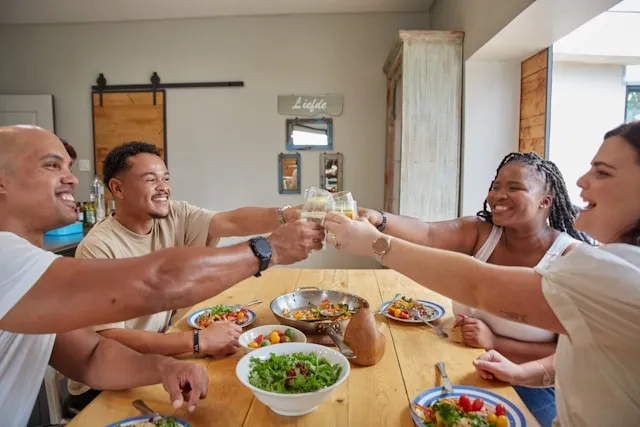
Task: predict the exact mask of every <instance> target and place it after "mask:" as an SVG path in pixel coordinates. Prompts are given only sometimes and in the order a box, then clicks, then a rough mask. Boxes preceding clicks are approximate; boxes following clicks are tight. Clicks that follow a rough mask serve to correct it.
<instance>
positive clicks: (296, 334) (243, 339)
mask: <svg viewBox="0 0 640 427" xmlns="http://www.w3.org/2000/svg"><path fill="white" fill-rule="evenodd" d="M287 329H291V330H293V339H292V340H291V342H302V343H304V342H307V336H306V335H305V334H304V333H302V331H299V330H298V329H296V328H292V327H290V326H285V325H264V326H257V327H255V328H253V329H250V330H248V331H246V332H244V333H243V334H242V335H240V337H239V338H238V342H239V343H240V346H241V347H243V348H245V349H247V350H249V351H251V350H256V349H255V348H251V347H249V343H250V342H251V341H253V340H255V339H256V338H257V337H258V336H259V335H264V337H265V338H268V337H269V335H270V334H271V332H273V331H282V332H284V331H286V330H287ZM281 344H286V343H281ZM277 345H280V343H279V344H277ZM258 348H260V347H258Z"/></svg>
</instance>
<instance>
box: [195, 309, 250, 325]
mask: <svg viewBox="0 0 640 427" xmlns="http://www.w3.org/2000/svg"><path fill="white" fill-rule="evenodd" d="M227 307H229V308H232V307H233V306H227ZM209 310H210V309H209V308H203V309H200V310H198V311H194V312H193V313H191V314H189V317H187V324H188V325H189V326H191V327H192V328H195V329H204V328H203V327H202V326H200V325H198V323H197V320H198V318H199V317H200V316H201V315H202V314H204V313H206V312H207V311H209ZM246 310H247V314H246V315H245V319H244V321H243V322H242V323H238V326H240V327H241V328H244V327H245V326H249V325H250V324H252V323H253V322H255V321H256V313H255V311H253V310H250V309H248V308H247V309H246Z"/></svg>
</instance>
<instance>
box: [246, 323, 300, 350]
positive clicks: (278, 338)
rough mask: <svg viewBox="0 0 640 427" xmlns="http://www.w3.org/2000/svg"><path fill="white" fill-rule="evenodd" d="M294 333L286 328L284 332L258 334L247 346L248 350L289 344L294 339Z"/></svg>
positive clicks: (275, 331)
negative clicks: (284, 343)
mask: <svg viewBox="0 0 640 427" xmlns="http://www.w3.org/2000/svg"><path fill="white" fill-rule="evenodd" d="M295 336H296V333H295V332H294V331H293V329H291V328H287V329H285V330H284V331H280V330H278V329H276V330H274V331H272V332H271V333H270V334H269V335H263V334H260V335H258V336H257V337H255V338H254V339H253V340H252V341H251V342H250V343H249V344H247V345H248V346H249V347H250V348H258V347H266V346H268V345H271V344H278V343H283V342H291V341H293V339H294V338H295Z"/></svg>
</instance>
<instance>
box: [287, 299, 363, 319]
mask: <svg viewBox="0 0 640 427" xmlns="http://www.w3.org/2000/svg"><path fill="white" fill-rule="evenodd" d="M321 310H326V311H329V312H331V313H330V314H331V316H323V315H322V313H320V311H321ZM282 315H283V316H284V317H289V318H291V319H295V320H344V319H350V318H351V313H350V312H349V304H335V303H332V302H331V301H329V299H328V298H327V299H324V300H322V303H320V305H316V306H314V305H311V304H309V307H308V308H301V309H298V310H294V311H291V310H289V309H286V308H285V309H284V310H282Z"/></svg>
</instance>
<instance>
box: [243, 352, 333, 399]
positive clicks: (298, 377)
mask: <svg viewBox="0 0 640 427" xmlns="http://www.w3.org/2000/svg"><path fill="white" fill-rule="evenodd" d="M249 367H250V372H249V384H251V385H252V386H254V387H257V388H259V389H262V390H265V391H270V392H275V393H309V392H313V391H317V390H320V389H323V388H326V387H329V386H332V385H333V384H334V383H335V382H336V381H337V380H338V378H339V377H340V373H341V372H342V367H341V366H340V364H338V363H335V364H332V363H330V362H329V361H328V360H327V359H325V358H324V357H320V356H318V355H317V354H316V353H302V352H300V353H291V354H273V353H272V354H271V355H269V358H267V359H259V358H256V357H252V358H251V360H250V362H249Z"/></svg>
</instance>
